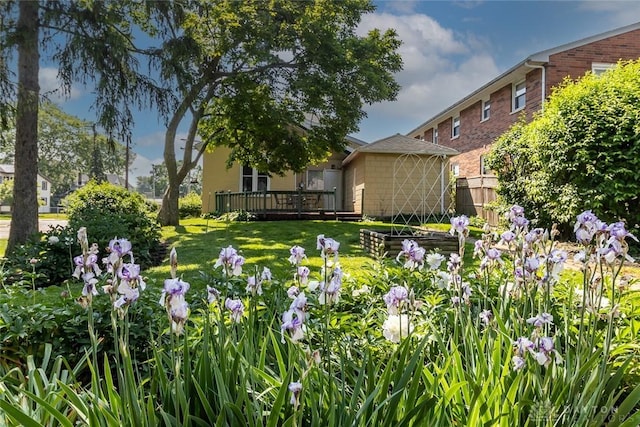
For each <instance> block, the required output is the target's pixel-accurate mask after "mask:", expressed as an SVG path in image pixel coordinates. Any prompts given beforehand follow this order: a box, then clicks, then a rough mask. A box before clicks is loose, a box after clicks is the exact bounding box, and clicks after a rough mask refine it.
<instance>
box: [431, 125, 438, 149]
mask: <svg viewBox="0 0 640 427" xmlns="http://www.w3.org/2000/svg"><path fill="white" fill-rule="evenodd" d="M431 139H432V142H433V143H434V144H436V145H437V144H438V126H436V127H434V128H433V138H431Z"/></svg>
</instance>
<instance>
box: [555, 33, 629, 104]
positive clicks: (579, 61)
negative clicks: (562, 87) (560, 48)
mask: <svg viewBox="0 0 640 427" xmlns="http://www.w3.org/2000/svg"><path fill="white" fill-rule="evenodd" d="M639 57H640V30H635V31H630V32H628V33H625V34H621V35H618V36H614V37H609V38H607V39H604V40H600V41H597V42H593V43H590V44H588V45H585V46H580V47H577V48H575V49H570V50H566V51H564V52H559V53H557V54H555V55H551V56H550V57H549V64H548V66H547V88H548V90H551V88H552V87H553V86H556V85H558V83H560V82H562V80H563V79H564V78H565V77H566V76H570V77H571V78H572V79H577V78H580V77H582V76H583V75H584V74H585V72H586V71H590V70H591V64H592V63H593V62H602V63H616V62H618V61H619V60H621V59H622V60H627V59H637V58H639ZM547 93H550V92H547Z"/></svg>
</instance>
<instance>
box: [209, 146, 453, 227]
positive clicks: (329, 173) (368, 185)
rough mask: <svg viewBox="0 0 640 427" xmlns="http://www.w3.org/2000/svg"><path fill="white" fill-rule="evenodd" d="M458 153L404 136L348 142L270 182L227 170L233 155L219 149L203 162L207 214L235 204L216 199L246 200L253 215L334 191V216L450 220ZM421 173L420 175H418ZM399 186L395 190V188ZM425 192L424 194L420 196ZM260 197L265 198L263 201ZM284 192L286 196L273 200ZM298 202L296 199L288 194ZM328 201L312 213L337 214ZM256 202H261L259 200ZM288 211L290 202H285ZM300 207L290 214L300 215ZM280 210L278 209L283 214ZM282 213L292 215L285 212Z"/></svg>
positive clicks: (241, 169) (244, 170) (237, 168)
mask: <svg viewBox="0 0 640 427" xmlns="http://www.w3.org/2000/svg"><path fill="white" fill-rule="evenodd" d="M456 154H458V153H457V151H455V150H453V149H451V148H447V147H442V146H437V145H435V144H432V143H427V142H424V141H417V140H415V139H412V138H408V137H406V136H403V135H399V134H398V135H393V136H391V137H388V138H384V139H382V140H379V141H376V142H374V143H372V144H367V143H365V142H363V141H360V140H358V139H355V138H351V137H347V146H346V147H345V150H344V151H342V152H339V153H333V154H332V155H331V156H330V157H329V158H328V159H327V160H326V161H325V162H323V163H320V164H316V165H309V166H308V167H307V169H306V170H305V171H303V172H301V173H294V172H290V173H287V174H285V175H284V176H269V175H268V174H266V173H261V172H260V171H257V170H255V169H252V168H250V167H247V166H242V165H240V164H234V165H233V166H232V167H231V168H230V169H227V168H226V160H227V157H228V155H229V149H228V148H225V147H219V148H216V149H215V151H213V152H211V153H205V155H204V159H203V172H202V176H203V183H202V188H203V193H202V194H203V195H204V196H203V211H204V212H213V211H221V210H223V209H224V208H225V206H218V205H217V204H220V203H221V200H223V202H222V203H228V201H229V200H230V199H228V198H224V199H221V198H220V197H216V194H223V193H229V194H239V195H242V194H246V195H247V197H245V198H244V199H242V200H244V202H245V205H242V204H241V205H240V206H247V207H248V209H249V210H251V209H250V208H252V207H253V206H255V207H256V208H257V209H260V208H262V207H263V206H264V207H265V208H272V207H273V208H275V206H274V205H273V203H272V201H271V199H272V198H273V197H281V196H282V195H284V196H287V193H294V192H296V191H298V190H299V189H301V190H304V191H307V192H314V191H334V189H335V196H336V199H335V210H336V211H341V212H345V213H349V212H351V213H354V214H358V215H368V216H372V217H377V218H382V217H384V218H389V217H392V216H393V215H394V210H398V211H399V210H403V211H404V213H409V214H411V213H415V212H429V213H437V214H438V215H440V214H442V213H445V214H448V211H449V207H450V200H449V191H448V188H449V161H448V159H449V157H451V156H453V155H456ZM416 168H417V169H416ZM394 186H395V187H394ZM416 189H422V190H423V191H416ZM260 192H269V194H267V193H265V196H267V197H268V198H269V200H268V201H267V200H265V198H260V194H256V193H260ZM275 192H282V193H283V194H280V195H279V194H271V193H275ZM289 195H290V196H295V194H289ZM322 197H324V198H325V199H324V200H321V199H320V198H318V200H315V202H316V203H314V204H312V207H316V206H319V207H321V208H322V209H329V210H333V208H334V207H333V205H332V204H331V205H330V204H328V203H326V202H327V199H326V197H327V196H322ZM256 199H257V200H256ZM278 203H279V204H281V203H283V201H282V200H281V201H279V202H278ZM284 203H285V205H286V204H287V203H286V200H285V201H284ZM296 206H297V205H296V203H295V202H294V203H290V204H289V205H288V208H289V209H293V210H295V208H296ZM278 209H279V208H278ZM283 209H287V206H284V208H283Z"/></svg>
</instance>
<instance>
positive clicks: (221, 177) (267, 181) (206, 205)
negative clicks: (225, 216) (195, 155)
mask: <svg viewBox="0 0 640 427" xmlns="http://www.w3.org/2000/svg"><path fill="white" fill-rule="evenodd" d="M364 144H365V143H364V142H363V141H360V140H358V139H356V138H351V137H347V145H346V147H345V149H344V151H342V152H339V153H332V154H331V155H330V156H329V158H328V159H327V160H326V161H324V162H322V163H319V164H315V165H309V166H308V167H307V169H306V170H304V171H303V172H300V173H295V172H288V173H285V175H284V176H278V175H273V176H269V175H268V174H267V173H264V172H261V171H258V170H256V169H254V168H251V167H248V166H243V165H241V164H238V163H235V164H233V165H232V166H231V168H227V166H226V162H227V158H228V157H229V154H230V149H229V148H226V147H217V148H216V149H215V150H214V151H213V152H209V153H205V154H204V156H203V161H202V194H203V211H204V212H212V211H216V210H217V211H220V207H216V206H215V199H214V198H212V197H209V199H208V200H207V196H205V195H214V194H215V193H219V192H231V193H237V192H263V191H285V192H286V191H297V190H298V189H304V190H308V191H333V189H334V188H335V189H336V193H337V194H336V206H335V209H336V210H338V211H340V210H343V209H344V202H343V200H344V199H343V186H342V182H343V171H342V161H343V160H344V159H345V158H346V157H347V156H348V155H349V154H350V153H351V152H352V151H353V150H355V149H356V148H357V147H360V146H362V145H364ZM331 209H333V206H332V207H331Z"/></svg>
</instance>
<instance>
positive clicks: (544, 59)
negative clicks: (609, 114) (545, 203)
mask: <svg viewBox="0 0 640 427" xmlns="http://www.w3.org/2000/svg"><path fill="white" fill-rule="evenodd" d="M639 57H640V23H636V24H632V25H628V26H626V27H622V28H618V29H615V30H612V31H608V32H606V33H602V34H598V35H595V36H592V37H588V38H585V39H582V40H578V41H575V42H572V43H567V44H564V45H561V46H558V47H554V48H552V49H548V50H544V51H542V52H538V53H534V54H533V55H530V56H529V57H527V58H525V59H524V60H523V61H521V62H520V63H518V64H516V65H515V66H514V67H512V68H511V69H509V70H507V71H506V72H504V73H503V74H501V75H499V76H498V77H496V78H494V79H493V80H491V81H490V82H489V83H487V84H485V85H484V86H482V87H480V88H479V89H477V90H475V91H474V92H472V93H470V94H469V95H467V96H465V97H464V98H462V99H461V100H459V101H457V102H456V103H454V104H453V105H451V106H449V107H447V108H445V109H444V110H442V111H441V112H440V113H438V114H436V115H435V116H433V117H431V118H429V119H428V120H426V121H425V122H424V123H422V124H421V125H420V126H418V127H416V128H415V129H413V130H411V131H410V132H408V133H407V136H409V137H411V138H416V139H422V140H425V141H430V142H433V143H434V144H438V145H443V146H446V147H450V148H453V149H455V150H457V151H459V152H460V154H459V155H458V156H456V157H454V158H453V159H452V160H451V170H452V172H453V174H454V175H456V176H458V177H459V178H460V180H459V184H460V185H459V190H458V191H457V197H458V201H457V202H458V203H457V210H458V212H459V213H465V214H468V215H485V214H486V212H484V211H483V205H484V204H485V203H487V202H489V201H491V200H492V199H493V198H495V194H494V193H493V191H487V190H488V189H489V190H491V189H490V188H486V187H487V185H488V186H489V187H491V186H495V183H496V180H495V177H494V176H493V174H492V172H491V171H490V170H487V169H486V168H485V166H484V157H483V156H484V155H485V154H486V153H487V152H488V150H489V147H490V146H491V144H492V143H493V142H494V141H495V140H496V138H498V137H499V136H500V135H501V134H502V133H504V132H505V131H506V130H507V129H508V128H509V127H510V126H511V125H513V124H514V123H515V122H516V121H517V120H518V119H519V118H520V117H522V116H523V115H524V116H525V117H526V119H527V120H530V119H531V118H532V116H533V113H535V112H536V111H539V110H540V109H542V108H544V103H545V99H546V98H547V97H548V96H549V95H550V94H551V93H552V91H553V88H554V87H555V86H557V85H558V84H559V83H561V82H562V81H563V80H564V79H565V78H566V77H570V78H573V79H577V78H580V77H582V76H584V75H585V73H587V72H593V73H602V72H604V71H606V70H608V69H610V68H612V67H614V66H615V65H616V63H617V62H618V61H620V60H635V59H637V58H639ZM461 190H462V191H461Z"/></svg>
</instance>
